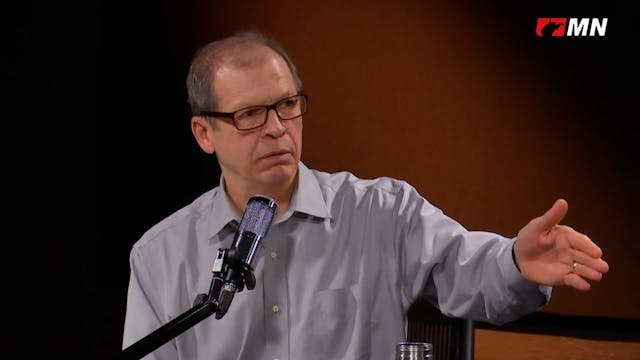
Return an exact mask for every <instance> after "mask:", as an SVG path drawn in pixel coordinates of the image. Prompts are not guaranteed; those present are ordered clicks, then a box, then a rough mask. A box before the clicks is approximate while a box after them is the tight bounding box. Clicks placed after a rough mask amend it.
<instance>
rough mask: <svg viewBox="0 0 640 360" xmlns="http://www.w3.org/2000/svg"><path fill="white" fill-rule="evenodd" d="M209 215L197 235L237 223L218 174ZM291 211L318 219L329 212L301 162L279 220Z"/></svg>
mask: <svg viewBox="0 0 640 360" xmlns="http://www.w3.org/2000/svg"><path fill="white" fill-rule="evenodd" d="M211 202H212V205H211V206H210V207H209V209H210V212H209V214H207V216H203V217H202V218H201V219H200V221H199V224H198V225H199V226H198V227H199V228H200V229H199V230H201V231H202V232H200V231H198V232H199V233H200V234H208V236H207V237H208V238H211V237H213V236H215V235H217V234H218V233H219V232H220V231H221V230H222V229H223V228H224V227H225V226H226V225H227V224H229V223H230V222H232V221H236V223H240V218H241V215H240V214H238V213H237V212H236V210H235V209H234V208H233V206H232V205H231V200H230V199H229V196H228V195H227V192H226V191H225V182H224V177H223V176H222V175H220V186H218V187H217V188H216V189H215V190H214V191H213V194H212V195H211ZM294 212H299V213H304V214H308V215H311V216H315V217H319V218H330V217H331V212H330V211H329V208H328V207H327V204H326V202H325V201H324V197H323V196H322V191H321V190H320V184H319V183H318V180H317V179H316V178H315V176H313V173H312V172H311V170H309V168H308V167H307V166H306V165H304V164H303V163H302V162H299V163H298V184H297V186H296V188H295V190H294V191H293V195H292V196H291V202H290V204H289V209H288V211H287V213H286V214H285V215H284V216H283V217H282V218H281V220H280V221H278V222H282V221H286V220H287V219H289V218H290V217H291V215H292V214H293V213H294Z"/></svg>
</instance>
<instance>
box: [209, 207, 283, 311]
mask: <svg viewBox="0 0 640 360" xmlns="http://www.w3.org/2000/svg"><path fill="white" fill-rule="evenodd" d="M277 208H278V205H277V204H276V202H275V201H274V200H272V199H270V198H268V197H266V196H262V195H256V196H253V197H251V198H250V199H249V201H248V203H247V208H246V209H245V212H244V214H243V215H242V220H241V221H240V224H239V225H238V230H237V231H236V234H235V236H234V239H233V244H232V245H231V247H230V248H229V249H228V250H225V249H218V255H217V256H216V260H215V261H214V265H213V277H214V281H213V282H212V284H211V289H210V290H209V298H212V295H213V296H214V297H215V295H216V294H218V296H217V297H216V298H217V299H218V304H217V305H218V308H217V311H216V319H220V318H222V317H223V316H224V314H225V313H226V312H227V310H228V308H229V305H230V304H231V301H232V300H233V297H234V295H235V293H236V292H240V291H242V290H243V289H244V287H245V286H246V287H247V289H249V290H251V289H253V288H254V287H255V284H256V280H255V276H254V275H253V268H252V266H251V264H252V263H253V260H254V259H255V257H256V256H257V253H258V250H259V249H260V245H261V242H262V239H263V238H264V237H265V236H266V235H267V232H268V230H269V226H271V223H272V222H273V219H274V218H275V215H276V213H277Z"/></svg>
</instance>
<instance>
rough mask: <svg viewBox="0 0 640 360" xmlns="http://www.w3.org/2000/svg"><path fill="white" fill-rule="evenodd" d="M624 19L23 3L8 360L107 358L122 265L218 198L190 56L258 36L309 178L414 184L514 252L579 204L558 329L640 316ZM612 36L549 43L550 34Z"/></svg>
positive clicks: (16, 39)
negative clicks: (293, 108) (575, 275)
mask: <svg viewBox="0 0 640 360" xmlns="http://www.w3.org/2000/svg"><path fill="white" fill-rule="evenodd" d="M632 14H633V11H631V8H630V6H629V5H627V4H623V3H614V2H607V3H606V4H605V3H604V2H597V3H596V2H594V3H587V2H575V3H573V4H566V3H563V5H561V6H560V5H558V4H553V3H535V4H529V5H522V4H512V3H511V2H506V1H504V2H503V1H494V2H491V3H490V4H482V5H481V4H478V3H470V4H466V5H462V4H452V5H436V4H428V3H423V2H416V1H405V2H396V3H393V4H391V3H389V4H387V3H385V2H380V3H376V2H366V1H356V2H352V3H350V4H344V3H343V2H338V1H334V2H323V3H322V4H317V5H312V4H300V3H299V2H282V3H279V2H271V1H268V2H267V1H263V2H252V1H238V2H234V3H233V5H231V4H227V3H226V2H225V3H222V2H206V1H190V2H179V1H162V2H155V1H154V2H152V1H139V2H136V3H134V4H131V3H117V2H109V3H99V2H93V3H82V4H60V3H54V4H51V3H42V4H37V3H29V4H21V5H17V4H14V5H12V6H11V7H9V6H7V7H6V8H5V9H4V11H2V20H3V21H2V30H3V31H2V33H3V40H2V41H3V51H2V78H3V81H2V83H3V88H5V90H4V91H3V102H2V104H3V109H4V111H3V112H4V113H5V115H4V116H3V120H4V121H3V123H4V126H5V129H6V130H5V131H3V132H2V140H3V141H2V143H3V148H5V151H3V153H4V154H6V157H5V161H4V163H5V164H7V165H8V166H7V167H6V168H5V171H6V174H7V175H8V176H6V179H7V180H6V181H5V182H4V195H5V199H9V201H8V202H6V204H7V205H8V206H6V207H5V214H6V215H5V217H4V218H5V221H6V222H7V223H6V224H5V228H6V229H7V232H6V234H5V238H4V242H5V244H6V246H5V247H4V248H5V251H3V262H2V263H3V267H4V271H3V277H4V284H5V286H6V287H5V289H6V291H4V294H5V295H4V296H3V298H4V299H5V300H6V301H7V304H6V305H5V310H6V311H7V318H8V319H9V321H8V322H7V324H8V326H9V329H8V330H9V331H10V332H9V333H10V334H11V335H10V337H9V339H10V340H11V344H12V345H13V346H10V347H9V348H10V349H9V352H11V351H14V350H15V352H16V354H20V355H21V356H23V357H26V354H29V353H31V352H33V353H39V352H42V351H46V352H47V353H48V354H49V355H51V357H53V358H56V357H63V358H75V357H78V358H94V359H99V358H111V357H112V356H113V355H114V354H115V353H116V352H117V351H118V349H119V347H120V342H121V333H122V324H123V320H124V310H125V301H126V288H127V282H128V275H129V268H128V252H129V250H130V248H131V246H132V244H133V243H134V242H135V241H136V240H137V239H138V238H139V237H140V236H141V235H142V233H143V232H144V231H145V230H146V229H148V228H149V227H150V226H151V225H153V224H154V223H156V222H158V221H159V220H161V219H162V218H164V217H165V216H167V215H169V214H170V213H171V212H173V211H175V210H177V209H178V208H180V207H182V206H184V205H186V204H188V203H189V202H190V201H191V200H192V199H194V198H195V197H196V196H198V195H199V194H201V193H202V192H204V191H206V190H208V189H210V188H211V187H213V186H215V185H216V184H217V182H218V177H219V169H218V167H217V164H216V162H215V158H214V157H210V156H207V155H205V154H204V153H203V152H201V151H200V150H199V148H198V147H197V144H196V143H195V141H194V140H193V138H192V135H191V133H190V130H189V110H188V107H187V105H186V90H185V88H184V79H185V77H186V73H187V69H188V63H189V60H190V57H191V55H192V53H193V52H194V51H195V49H196V48H197V47H198V46H200V45H203V44H204V43H205V42H207V41H209V40H212V39H215V38H218V37H221V36H225V35H228V34H230V33H231V32H233V31H235V30H239V29H243V28H246V27H250V28H259V29H262V30H265V31H267V32H268V33H271V34H272V35H274V36H276V38H278V39H279V40H280V41H281V42H282V43H283V45H284V46H285V48H287V49H288V50H289V52H290V54H291V55H292V57H293V59H294V61H296V63H297V65H298V67H299V69H300V72H301V75H302V78H303V81H304V82H305V85H306V87H307V90H309V92H310V93H311V111H310V114H309V115H308V116H307V117H306V118H305V145H304V146H305V152H304V155H303V160H304V161H305V162H306V163H307V164H308V165H310V166H312V167H316V168H320V169H324V170H344V169H348V170H351V171H353V172H355V173H356V174H358V175H360V176H363V177H373V176H382V175H387V176H394V177H399V178H403V179H406V180H408V181H410V182H411V183H413V184H414V185H416V187H417V188H418V189H419V190H420V191H421V192H422V193H423V194H424V195H425V196H426V197H427V198H429V199H430V200H432V201H433V202H434V203H435V204H436V205H438V206H440V207H442V208H443V209H444V210H445V212H448V213H449V214H451V215H452V216H453V217H454V218H457V219H459V220H461V222H463V223H464V224H465V225H467V226H468V227H469V228H474V229H480V228H482V229H487V230H491V231H497V232H501V233H504V234H505V235H515V233H516V232H517V230H518V229H519V227H520V226H522V225H524V222H525V221H528V219H530V218H531V217H533V216H536V215H538V214H539V213H541V212H542V211H544V210H545V209H546V208H547V207H548V206H550V205H551V203H552V202H553V200H555V198H556V197H560V196H563V197H567V198H568V200H569V204H570V213H569V216H568V218H567V223H568V224H571V225H572V226H574V227H576V228H577V229H578V230H581V231H583V232H585V233H587V234H589V235H590V236H592V237H593V238H594V240H596V241H597V242H598V243H599V244H600V245H601V246H602V247H603V249H604V251H605V257H606V259H607V260H609V262H610V264H611V269H612V270H611V274H610V275H608V277H607V278H606V280H605V281H604V282H603V283H602V284H597V285H596V286H594V289H593V291H592V292H590V293H579V292H577V291H573V290H565V289H558V290H557V291H556V295H555V296H554V298H553V300H552V304H551V306H550V307H549V308H548V311H550V312H557V313H576V314H587V315H596V316H604V317H624V318H633V319H638V318H640V306H639V305H640V295H639V293H638V290H637V284H638V281H637V278H638V275H640V266H639V265H637V261H636V256H637V254H638V253H639V251H640V248H639V247H638V242H637V240H636V239H637V236H636V231H635V225H636V224H637V222H638V219H639V217H638V215H639V214H638V210H637V201H638V200H639V197H638V189H637V184H638V170H637V165H638V133H637V131H636V129H635V121H637V118H638V117H637V113H636V111H635V110H636V108H637V99H636V97H637V90H636V88H637V82H636V79H637V74H638V71H637V66H638V65H637V64H638V62H637V60H638V58H637V56H636V55H635V53H637V50H638V45H637V44H638V41H637V36H636V34H637V31H636V29H635V27H634V24H633V21H632V19H633V18H632ZM547 16H549V17H598V18H602V17H608V18H609V25H608V29H607V34H606V37H605V38H573V39H569V38H560V39H540V38H537V37H536V36H535V21H536V19H537V18H538V17H547Z"/></svg>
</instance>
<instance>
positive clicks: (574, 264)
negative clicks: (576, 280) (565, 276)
mask: <svg viewBox="0 0 640 360" xmlns="http://www.w3.org/2000/svg"><path fill="white" fill-rule="evenodd" d="M576 265H578V263H577V262H576V261H575V260H574V261H573V264H571V272H576Z"/></svg>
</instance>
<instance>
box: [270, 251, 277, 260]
mask: <svg viewBox="0 0 640 360" xmlns="http://www.w3.org/2000/svg"><path fill="white" fill-rule="evenodd" d="M270 255H271V258H272V259H273V260H275V259H276V258H277V257H278V252H277V251H275V250H271V254H270Z"/></svg>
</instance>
